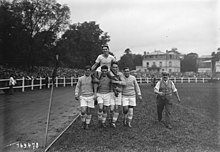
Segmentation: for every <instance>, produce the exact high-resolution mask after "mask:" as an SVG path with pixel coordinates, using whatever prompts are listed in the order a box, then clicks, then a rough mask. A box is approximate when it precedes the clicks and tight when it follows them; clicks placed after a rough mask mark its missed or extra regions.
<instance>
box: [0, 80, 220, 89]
mask: <svg viewBox="0 0 220 152" xmlns="http://www.w3.org/2000/svg"><path fill="white" fill-rule="evenodd" d="M170 79H171V80H172V81H173V82H174V83H206V82H209V81H211V80H220V78H214V79H211V78H190V77H189V78H170ZM77 81H78V78H74V77H69V78H65V77H59V78H58V77H56V79H55V87H60V86H63V87H65V86H73V85H74V84H76V83H77ZM137 81H138V83H151V78H137ZM157 81H158V80H157ZM16 82H17V83H16V85H15V86H14V87H13V88H15V89H21V90H22V92H24V91H25V89H29V90H34V89H42V88H50V87H51V82H52V81H51V78H49V79H48V80H46V79H45V78H41V77H40V78H37V79H25V78H24V77H23V78H22V79H16ZM8 84H9V79H0V90H5V89H9V87H8Z"/></svg>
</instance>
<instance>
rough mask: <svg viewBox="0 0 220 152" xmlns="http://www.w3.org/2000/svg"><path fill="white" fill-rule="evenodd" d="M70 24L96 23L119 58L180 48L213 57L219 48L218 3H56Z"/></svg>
mask: <svg viewBox="0 0 220 152" xmlns="http://www.w3.org/2000/svg"><path fill="white" fill-rule="evenodd" d="M57 2H58V3H60V4H66V5H67V6H68V7H69V8H70V11H71V23H72V24H73V23H83V22H85V21H86V22H89V21H95V22H96V23H97V24H99V27H100V29H102V30H103V31H104V32H107V33H108V35H110V39H111V41H110V42H109V44H108V45H109V47H110V51H111V52H113V53H114V54H115V56H116V58H117V59H120V57H121V56H122V55H123V54H124V51H125V49H127V48H129V49H130V50H131V52H132V53H133V54H142V55H143V54H144V51H146V52H153V51H154V50H160V51H163V52H165V51H166V50H171V48H177V49H178V51H179V52H180V53H182V54H187V53H191V52H194V53H197V54H199V56H201V55H211V53H212V52H217V48H219V47H220V2H219V0H57Z"/></svg>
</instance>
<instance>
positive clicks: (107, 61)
mask: <svg viewBox="0 0 220 152" xmlns="http://www.w3.org/2000/svg"><path fill="white" fill-rule="evenodd" d="M115 61H116V59H115V57H114V56H112V55H110V54H109V55H108V57H105V56H104V55H103V54H100V55H99V56H98V57H97V59H96V61H95V62H96V63H100V66H99V67H98V69H97V71H101V67H102V66H103V65H107V66H108V69H110V67H111V63H112V62H115Z"/></svg>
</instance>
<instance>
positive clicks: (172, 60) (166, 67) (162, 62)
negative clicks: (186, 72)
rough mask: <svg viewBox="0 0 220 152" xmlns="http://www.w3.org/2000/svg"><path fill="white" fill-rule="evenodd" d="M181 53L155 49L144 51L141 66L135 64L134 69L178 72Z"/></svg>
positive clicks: (151, 71)
mask: <svg viewBox="0 0 220 152" xmlns="http://www.w3.org/2000/svg"><path fill="white" fill-rule="evenodd" d="M181 57H182V55H181V54H180V53H178V52H177V51H166V52H162V51H160V50H155V51H154V52H151V53H149V52H147V53H146V52H144V56H143V61H142V66H137V67H136V70H139V71H142V72H150V73H155V72H162V71H168V72H180V60H181Z"/></svg>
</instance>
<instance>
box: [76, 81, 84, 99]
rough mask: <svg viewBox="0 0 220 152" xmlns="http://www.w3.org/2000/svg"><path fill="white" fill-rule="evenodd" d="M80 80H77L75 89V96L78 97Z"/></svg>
mask: <svg viewBox="0 0 220 152" xmlns="http://www.w3.org/2000/svg"><path fill="white" fill-rule="evenodd" d="M81 81H82V80H81V78H79V79H78V82H77V84H76V88H75V96H78V95H79V90H80V87H81Z"/></svg>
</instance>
